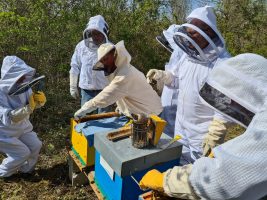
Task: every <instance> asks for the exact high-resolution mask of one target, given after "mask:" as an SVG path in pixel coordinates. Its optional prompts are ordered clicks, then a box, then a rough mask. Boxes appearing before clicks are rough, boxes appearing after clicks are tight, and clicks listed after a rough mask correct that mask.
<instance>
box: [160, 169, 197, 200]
mask: <svg viewBox="0 0 267 200" xmlns="http://www.w3.org/2000/svg"><path fill="white" fill-rule="evenodd" d="M192 167H193V165H192V164H189V165H183V166H176V167H173V168H172V169H169V170H167V171H166V172H164V177H163V179H164V181H163V188H164V193H166V194H167V195H168V196H171V197H176V198H179V199H200V198H199V197H198V196H197V195H196V193H195V191H194V188H193V187H192V186H191V183H190V181H189V176H190V174H191V171H192Z"/></svg>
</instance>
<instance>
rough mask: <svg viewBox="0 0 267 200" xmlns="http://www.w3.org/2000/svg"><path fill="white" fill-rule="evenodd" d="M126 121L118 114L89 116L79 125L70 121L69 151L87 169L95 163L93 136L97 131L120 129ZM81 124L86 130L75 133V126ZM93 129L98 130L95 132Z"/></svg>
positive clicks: (72, 120)
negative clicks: (70, 150)
mask: <svg viewBox="0 0 267 200" xmlns="http://www.w3.org/2000/svg"><path fill="white" fill-rule="evenodd" d="M127 120H128V119H126V117H122V116H118V113H114V112H110V113H103V114H96V115H91V116H88V117H87V118H84V119H83V120H81V122H80V123H78V122H77V121H75V120H74V119H71V149H72V151H73V152H74V154H75V155H76V156H77V157H78V158H79V160H80V162H81V163H82V165H84V166H86V167H87V166H93V165H94V163H95V148H94V134H95V133H98V131H100V132H101V131H103V130H113V129H117V128H119V127H122V126H123V124H124V123H127ZM87 123H89V124H87ZM83 124H84V127H86V128H84V129H82V130H80V131H76V128H75V126H76V125H78V126H79V125H83ZM98 126H99V127H98ZM102 126H103V127H102ZM95 128H99V130H98V131H96V130H95Z"/></svg>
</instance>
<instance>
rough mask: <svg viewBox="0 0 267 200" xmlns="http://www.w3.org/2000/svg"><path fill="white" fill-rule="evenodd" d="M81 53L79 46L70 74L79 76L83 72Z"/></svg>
mask: <svg viewBox="0 0 267 200" xmlns="http://www.w3.org/2000/svg"><path fill="white" fill-rule="evenodd" d="M79 54H80V52H79V45H77V46H76V48H75V50H74V53H73V55H72V58H71V63H70V66H71V69H70V74H74V75H76V76H77V75H79V74H80V70H81V58H80V55H79Z"/></svg>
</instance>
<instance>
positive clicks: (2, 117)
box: [0, 106, 11, 126]
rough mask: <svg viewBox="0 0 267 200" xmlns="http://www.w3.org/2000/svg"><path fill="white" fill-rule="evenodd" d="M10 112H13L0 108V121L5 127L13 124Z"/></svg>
mask: <svg viewBox="0 0 267 200" xmlns="http://www.w3.org/2000/svg"><path fill="white" fill-rule="evenodd" d="M10 112H11V109H9V108H5V107H3V106H0V121H1V122H2V123H3V124H4V125H5V126H8V125H10V124H11V118H10Z"/></svg>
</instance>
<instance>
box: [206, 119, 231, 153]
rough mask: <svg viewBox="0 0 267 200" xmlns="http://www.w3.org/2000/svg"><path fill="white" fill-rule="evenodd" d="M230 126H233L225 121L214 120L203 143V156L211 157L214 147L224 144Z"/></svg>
mask: <svg viewBox="0 0 267 200" xmlns="http://www.w3.org/2000/svg"><path fill="white" fill-rule="evenodd" d="M229 125H231V124H230V123H229V122H226V121H224V120H220V119H213V121H212V122H211V124H210V126H209V132H208V133H207V134H206V135H205V137H204V140H203V143H202V148H203V156H209V155H210V153H211V151H212V149H213V148H214V147H216V146H218V145H220V144H222V143H223V142H224V138H225V135H226V133H227V129H228V128H229Z"/></svg>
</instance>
